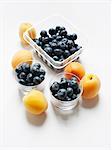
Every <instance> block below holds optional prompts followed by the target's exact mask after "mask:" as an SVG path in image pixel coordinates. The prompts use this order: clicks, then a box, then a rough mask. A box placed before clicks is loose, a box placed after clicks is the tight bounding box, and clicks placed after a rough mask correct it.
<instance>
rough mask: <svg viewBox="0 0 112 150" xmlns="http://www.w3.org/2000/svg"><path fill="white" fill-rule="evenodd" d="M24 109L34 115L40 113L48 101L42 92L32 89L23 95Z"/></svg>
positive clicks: (46, 106)
mask: <svg viewBox="0 0 112 150" xmlns="http://www.w3.org/2000/svg"><path fill="white" fill-rule="evenodd" d="M23 103H24V106H25V108H26V110H27V111H28V112H30V113H32V114H34V115H39V114H42V113H43V112H45V111H46V109H47V108H48V103H47V101H46V98H45V96H44V95H43V93H42V92H40V91H38V90H34V89H33V90H32V91H30V92H29V93H28V94H27V95H25V96H24V97H23Z"/></svg>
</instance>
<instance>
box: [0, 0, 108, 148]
mask: <svg viewBox="0 0 112 150" xmlns="http://www.w3.org/2000/svg"><path fill="white" fill-rule="evenodd" d="M6 10H7V11H6ZM3 11H4V12H3V29H4V30H3V33H4V36H3V37H4V38H2V40H3V41H2V42H3V43H4V51H2V56H3V57H2V62H4V63H3V64H4V68H3V69H4V71H3V73H4V76H2V79H3V80H2V84H3V81H4V82H5V85H3V88H4V90H2V96H4V97H3V99H1V101H0V103H1V105H2V106H3V107H2V110H1V111H2V119H3V123H2V126H1V128H2V129H1V130H2V131H3V145H5V146H23V147H27V146H31V147H33V146H66V147H70V146H74V147H76V146H88V147H89V146H90V147H91V146H101V147H104V148H106V147H108V146H109V115H110V112H109V104H110V86H109V85H110V84H109V82H110V76H109V69H110V62H109V60H110V59H109V58H110V37H109V36H110V26H109V23H110V22H109V19H110V16H109V15H110V14H109V4H107V3H96V4H95V3H91V4H89V3H74V4H61V3H59V4H10V5H8V4H5V5H3ZM51 12H52V14H53V13H57V12H58V14H60V15H64V16H65V17H67V18H68V19H69V20H71V21H72V22H73V24H75V25H76V26H77V27H78V29H80V30H81V31H82V32H83V33H84V34H85V36H86V39H87V41H86V42H87V43H85V45H86V49H85V51H84V52H83V54H82V56H81V62H82V64H83V65H84V66H85V68H86V70H87V72H92V73H96V74H97V75H98V76H99V77H100V79H101V83H102V86H101V90H100V95H99V102H98V104H97V105H96V106H95V107H93V108H91V109H90V108H84V107H82V106H80V107H79V109H78V111H77V112H74V113H73V114H72V115H71V116H67V117H62V116H61V115H59V114H58V113H56V112H55V111H54V110H53V108H52V106H51V104H50V97H49V93H48V88H47V87H48V85H46V89H45V94H46V96H47V99H48V101H49V108H48V111H47V113H46V116H44V115H43V116H39V117H33V116H31V115H28V114H27V113H26V112H25V109H24V107H23V104H22V101H21V98H20V96H19V94H18V89H17V85H16V82H15V80H14V78H13V76H12V73H11V66H10V61H11V58H12V56H13V54H14V53H15V52H16V51H17V50H20V49H23V47H22V46H21V45H20V42H19V37H18V27H19V25H20V23H21V22H25V21H27V22H31V23H32V24H33V22H36V21H37V22H38V21H40V20H41V19H42V18H45V17H46V16H48V15H50V14H51ZM4 39H5V40H4ZM47 70H48V80H50V78H51V77H52V76H54V75H55V73H54V72H53V71H51V70H50V69H49V68H48V67H47Z"/></svg>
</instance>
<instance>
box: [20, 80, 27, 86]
mask: <svg viewBox="0 0 112 150" xmlns="http://www.w3.org/2000/svg"><path fill="white" fill-rule="evenodd" d="M19 83H20V84H22V85H26V84H27V83H26V81H25V80H24V79H20V80H19Z"/></svg>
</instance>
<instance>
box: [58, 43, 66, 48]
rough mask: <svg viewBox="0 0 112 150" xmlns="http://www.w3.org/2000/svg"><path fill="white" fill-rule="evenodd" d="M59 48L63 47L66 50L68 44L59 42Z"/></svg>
mask: <svg viewBox="0 0 112 150" xmlns="http://www.w3.org/2000/svg"><path fill="white" fill-rule="evenodd" d="M58 46H59V48H61V49H62V50H64V49H65V48H66V44H65V43H64V42H61V41H60V42H59V43H58Z"/></svg>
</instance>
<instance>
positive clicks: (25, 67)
mask: <svg viewBox="0 0 112 150" xmlns="http://www.w3.org/2000/svg"><path fill="white" fill-rule="evenodd" d="M15 73H16V77H17V79H18V82H19V83H20V84H22V85H25V86H34V85H38V84H40V83H41V82H42V81H43V80H44V79H45V74H46V72H45V70H44V69H42V67H41V65H40V64H39V63H33V64H32V65H30V64H29V63H22V64H21V65H19V66H18V67H17V68H16V69H15Z"/></svg>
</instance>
